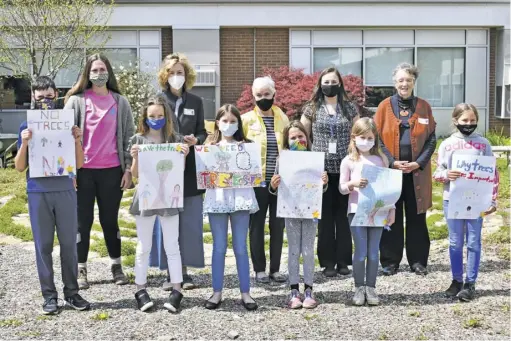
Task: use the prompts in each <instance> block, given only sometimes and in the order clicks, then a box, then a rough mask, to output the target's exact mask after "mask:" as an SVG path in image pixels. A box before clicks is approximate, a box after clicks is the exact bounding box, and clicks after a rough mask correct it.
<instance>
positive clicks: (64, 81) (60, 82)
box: [38, 49, 85, 88]
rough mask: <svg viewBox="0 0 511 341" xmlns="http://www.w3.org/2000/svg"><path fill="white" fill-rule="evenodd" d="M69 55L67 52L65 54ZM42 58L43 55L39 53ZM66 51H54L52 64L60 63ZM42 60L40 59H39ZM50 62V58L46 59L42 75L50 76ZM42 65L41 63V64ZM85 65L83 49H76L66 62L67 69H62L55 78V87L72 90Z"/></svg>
mask: <svg viewBox="0 0 511 341" xmlns="http://www.w3.org/2000/svg"><path fill="white" fill-rule="evenodd" d="M65 53H66V54H67V52H65ZM38 55H39V56H41V53H38ZM65 57H66V55H64V50H62V49H55V50H52V59H51V62H52V63H54V64H55V63H60V61H61V60H62V59H61V58H65ZM39 58H40V57H39ZM49 62H50V59H49V57H46V58H45V61H44V65H43V68H42V70H41V75H46V74H48V72H49V71H48V63H49ZM39 63H40V62H39ZM84 63H85V54H84V50H83V49H75V50H73V51H71V53H69V57H68V59H67V62H66V64H67V65H66V67H64V68H60V70H59V72H58V73H57V75H56V76H55V78H54V81H55V85H56V86H57V88H71V87H72V86H73V85H74V84H75V82H77V81H78V77H79V76H80V71H81V70H82V66H83V65H84Z"/></svg>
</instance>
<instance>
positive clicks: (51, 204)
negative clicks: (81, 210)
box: [28, 190, 78, 299]
mask: <svg viewBox="0 0 511 341" xmlns="http://www.w3.org/2000/svg"><path fill="white" fill-rule="evenodd" d="M28 213H29V215H30V224H31V225H32V234H33V235H34V244H35V258H36V264H37V272H38V274H39V283H40V284H41V291H42V294H43V297H44V299H49V298H57V296H58V294H57V290H56V288H55V282H54V280H53V258H52V254H51V253H52V251H53V238H54V236H55V228H56V230H57V238H58V240H59V245H60V263H61V269H62V282H64V297H70V296H73V295H74V294H76V293H77V292H78V283H77V275H78V258H77V252H76V235H77V234H78V217H77V210H76V191H75V190H68V191H59V192H46V193H28Z"/></svg>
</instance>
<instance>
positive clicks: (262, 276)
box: [255, 271, 270, 284]
mask: <svg viewBox="0 0 511 341" xmlns="http://www.w3.org/2000/svg"><path fill="white" fill-rule="evenodd" d="M255 280H256V282H258V283H265V284H266V283H270V277H268V275H266V272H264V271H261V272H258V273H256V275H255Z"/></svg>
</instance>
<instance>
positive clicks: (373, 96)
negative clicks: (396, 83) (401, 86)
mask: <svg viewBox="0 0 511 341" xmlns="http://www.w3.org/2000/svg"><path fill="white" fill-rule="evenodd" d="M395 92H396V90H395V88H394V87H393V86H370V87H366V107H368V108H376V107H378V105H379V104H380V103H381V101H383V100H384V99H385V98H387V97H390V96H392V95H393V94H394V93H395Z"/></svg>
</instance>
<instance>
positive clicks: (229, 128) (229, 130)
mask: <svg viewBox="0 0 511 341" xmlns="http://www.w3.org/2000/svg"><path fill="white" fill-rule="evenodd" d="M218 130H220V131H221V132H222V135H224V136H227V137H231V136H232V135H234V134H235V133H236V132H237V131H238V123H225V122H220V123H218Z"/></svg>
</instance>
